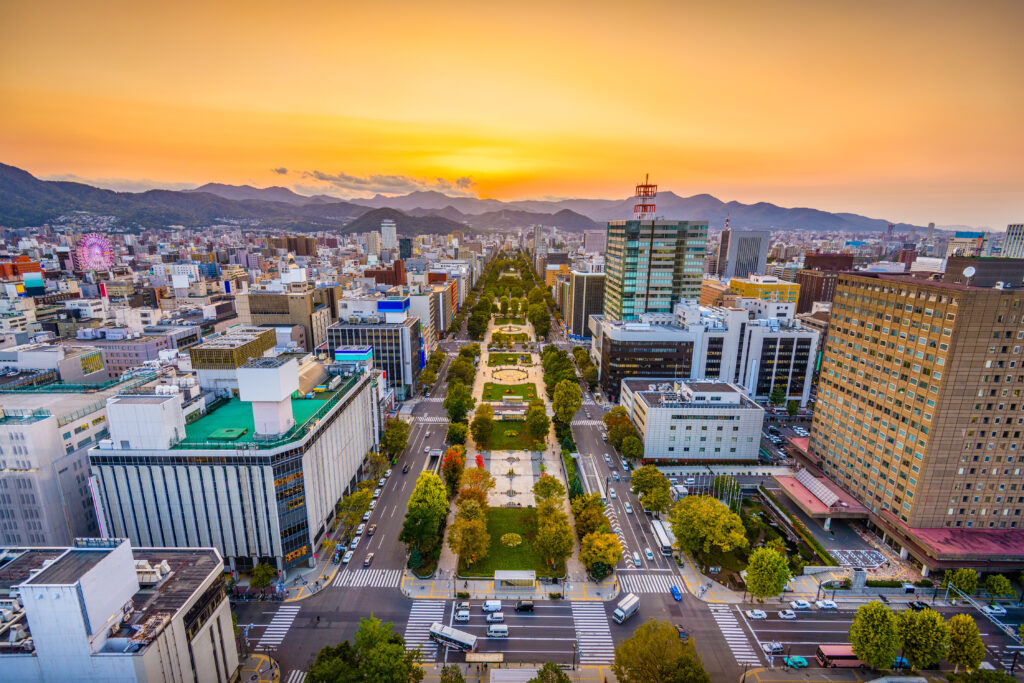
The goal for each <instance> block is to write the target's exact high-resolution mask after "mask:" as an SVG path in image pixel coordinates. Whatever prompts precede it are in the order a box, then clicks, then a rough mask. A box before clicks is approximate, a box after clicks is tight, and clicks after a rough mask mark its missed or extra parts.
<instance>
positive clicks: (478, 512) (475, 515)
mask: <svg viewBox="0 0 1024 683" xmlns="http://www.w3.org/2000/svg"><path fill="white" fill-rule="evenodd" d="M485 510H486V508H485V507H484V506H482V505H480V501H479V500H476V499H475V498H466V499H465V500H460V501H459V502H458V505H457V507H456V510H455V516H456V517H457V518H458V519H478V520H486V518H487V516H486V513H485Z"/></svg>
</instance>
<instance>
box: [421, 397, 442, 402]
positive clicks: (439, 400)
mask: <svg viewBox="0 0 1024 683" xmlns="http://www.w3.org/2000/svg"><path fill="white" fill-rule="evenodd" d="M443 401H444V396H431V397H430V398H421V399H420V403H441V402H443Z"/></svg>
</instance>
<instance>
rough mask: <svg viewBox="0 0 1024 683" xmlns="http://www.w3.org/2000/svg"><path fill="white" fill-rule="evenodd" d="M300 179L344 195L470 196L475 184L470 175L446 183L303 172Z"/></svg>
mask: <svg viewBox="0 0 1024 683" xmlns="http://www.w3.org/2000/svg"><path fill="white" fill-rule="evenodd" d="M301 176H302V178H304V179H307V180H315V181H319V182H321V183H327V184H328V185H330V186H331V187H333V188H337V189H340V190H344V191H347V192H355V193H366V192H379V193H381V194H407V193H409V192H417V191H423V190H433V191H436V192H443V193H445V194H447V195H450V196H455V197H473V196H475V193H474V192H473V187H474V185H475V183H474V182H473V179H472V178H470V177H469V176H463V177H461V178H456V179H455V180H448V179H446V178H433V179H428V178H414V177H412V176H407V175H369V176H355V175H349V174H348V173H343V172H339V173H327V172H324V171H303V172H302V173H301Z"/></svg>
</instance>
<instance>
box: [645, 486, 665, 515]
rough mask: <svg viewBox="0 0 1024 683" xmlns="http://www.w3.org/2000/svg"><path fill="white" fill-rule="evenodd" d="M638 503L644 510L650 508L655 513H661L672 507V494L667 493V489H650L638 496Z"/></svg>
mask: <svg viewBox="0 0 1024 683" xmlns="http://www.w3.org/2000/svg"><path fill="white" fill-rule="evenodd" d="M640 505H642V506H643V508H644V510H650V511H651V512H653V513H654V514H656V515H661V514H663V513H664V512H665V511H666V510H668V509H669V508H671V507H672V496H671V495H670V494H669V492H668V489H663V488H656V489H651V490H650V491H648V492H647V493H645V494H644V495H642V496H640Z"/></svg>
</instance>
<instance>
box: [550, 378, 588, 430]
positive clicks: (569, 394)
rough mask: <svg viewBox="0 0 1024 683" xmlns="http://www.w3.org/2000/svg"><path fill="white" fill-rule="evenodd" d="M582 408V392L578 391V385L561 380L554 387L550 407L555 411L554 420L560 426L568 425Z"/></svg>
mask: <svg viewBox="0 0 1024 683" xmlns="http://www.w3.org/2000/svg"><path fill="white" fill-rule="evenodd" d="M582 406H583V392H582V391H580V385H578V384H576V382H574V381H572V380H568V379H563V380H562V381H561V382H559V383H558V384H556V385H555V395H554V398H552V399H551V407H552V409H553V410H554V411H555V419H556V420H558V421H559V422H561V423H562V424H566V425H567V424H569V423H570V422H572V418H573V417H574V416H575V415H576V413H577V411H579V409H580V408H581V407H582Z"/></svg>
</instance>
